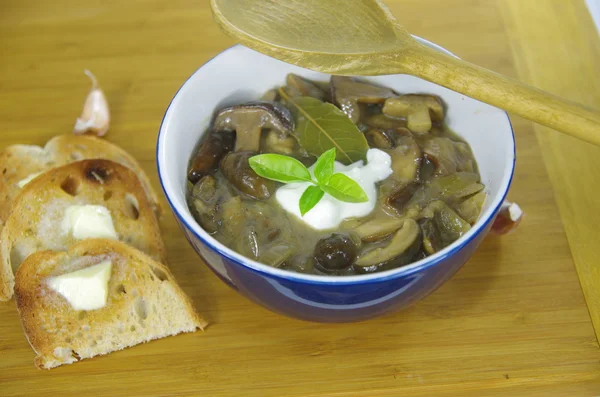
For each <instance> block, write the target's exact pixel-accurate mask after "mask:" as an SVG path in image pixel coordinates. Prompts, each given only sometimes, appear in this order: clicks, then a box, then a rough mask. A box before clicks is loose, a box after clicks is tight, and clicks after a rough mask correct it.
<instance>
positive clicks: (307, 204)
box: [299, 186, 325, 216]
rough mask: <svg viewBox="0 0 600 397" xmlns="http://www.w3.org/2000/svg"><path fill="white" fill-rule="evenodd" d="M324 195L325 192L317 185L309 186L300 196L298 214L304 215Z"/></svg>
mask: <svg viewBox="0 0 600 397" xmlns="http://www.w3.org/2000/svg"><path fill="white" fill-rule="evenodd" d="M324 195H325V192H324V191H322V190H321V188H320V187H318V186H309V187H307V188H306V190H305V191H304V193H302V196H301V197H300V203H299V204H300V214H302V216H304V214H306V213H307V212H308V211H310V210H311V209H312V208H313V207H314V206H315V205H317V203H318V202H319V201H321V199H322V198H323V196H324Z"/></svg>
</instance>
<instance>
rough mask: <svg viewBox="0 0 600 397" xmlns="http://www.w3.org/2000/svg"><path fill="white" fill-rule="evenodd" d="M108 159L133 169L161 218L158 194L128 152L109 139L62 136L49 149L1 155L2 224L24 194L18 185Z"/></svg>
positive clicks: (11, 149) (17, 149)
mask: <svg viewBox="0 0 600 397" xmlns="http://www.w3.org/2000/svg"><path fill="white" fill-rule="evenodd" d="M98 158H104V159H107V160H112V161H115V162H117V163H120V164H122V165H124V166H126V167H129V168H130V169H131V170H133V172H134V173H135V174H136V175H137V176H138V178H139V179H140V181H141V182H142V186H143V187H144V191H145V192H146V195H147V196H148V199H149V200H150V203H151V205H152V207H153V209H154V211H155V212H156V214H157V215H160V212H161V207H160V201H159V198H158V195H157V194H156V192H155V191H154V189H153V188H152V184H151V183H150V180H149V179H148V176H147V175H146V173H145V172H144V170H143V169H142V167H141V166H140V164H139V163H138V162H137V161H136V160H135V159H134V158H133V157H132V156H131V155H130V154H129V153H127V152H126V151H125V150H123V149H121V148H120V147H119V146H117V145H115V144H112V143H110V142H108V141H107V140H105V139H101V138H97V137H94V136H90V135H73V134H65V135H58V136H56V137H54V138H52V139H50V140H49V141H48V142H47V143H46V146H45V147H43V148H42V147H40V146H35V145H12V146H8V147H6V148H5V149H4V150H3V151H2V152H0V224H2V223H3V222H5V221H6V219H7V218H8V216H9V215H10V213H11V210H12V205H13V200H14V198H15V197H16V196H17V195H18V194H19V192H20V191H21V188H20V187H19V186H18V183H19V182H20V181H22V180H23V179H25V178H27V177H28V176H30V175H33V174H37V173H43V172H46V171H48V170H50V169H52V168H54V167H60V166H63V165H65V164H69V163H72V162H74V161H79V160H84V159H98Z"/></svg>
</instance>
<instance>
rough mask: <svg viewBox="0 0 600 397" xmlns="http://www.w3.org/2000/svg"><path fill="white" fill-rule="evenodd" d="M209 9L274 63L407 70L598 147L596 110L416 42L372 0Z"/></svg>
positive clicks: (278, 0) (270, 1) (236, 3)
mask: <svg viewBox="0 0 600 397" xmlns="http://www.w3.org/2000/svg"><path fill="white" fill-rule="evenodd" d="M211 7H212V10H213V14H214V17H215V19H216V21H217V23H219V25H220V26H221V28H222V29H223V30H224V31H225V32H226V33H227V34H229V35H230V36H232V37H234V38H235V39H237V40H238V41H240V42H241V43H242V44H244V45H246V46H247V47H250V48H252V49H254V50H257V51H260V52H262V53H264V54H267V55H269V56H272V57H274V58H277V59H280V60H282V61H285V62H288V63H292V64H295V65H298V66H302V67H305V68H308V69H312V70H316V71H319V72H324V73H329V74H339V75H380V74H396V73H405V74H410V75H413V76H417V77H420V78H422V79H425V80H428V81H431V82H433V83H436V84H439V85H442V86H444V87H447V88H449V89H451V90H454V91H457V92H460V93H462V94H465V95H467V96H470V97H472V98H475V99H478V100H480V101H482V102H486V103H488V104H490V105H493V106H496V107H499V108H502V109H504V110H506V111H508V112H510V113H513V114H517V115H519V116H522V117H524V118H527V119H529V120H532V121H535V122H537V123H540V124H543V125H546V126H548V127H551V128H553V129H555V130H558V131H561V132H564V133H566V134H569V135H571V136H574V137H577V138H580V139H583V140H585V141H588V142H591V143H593V144H595V145H598V146H600V113H599V112H597V111H595V110H593V109H590V108H587V107H584V106H582V105H580V104H578V103H575V102H571V101H568V100H566V99H563V98H559V97H557V96H554V95H551V94H549V93H547V92H544V91H541V90H539V89H537V88H534V87H531V86H528V85H526V84H523V83H521V82H519V81H516V80H513V79H510V78H508V77H505V76H502V75H500V74H497V73H494V72H492V71H489V70H486V69H484V68H481V67H479V66H476V65H473V64H470V63H468V62H465V61H462V60H460V59H457V58H454V57H452V56H449V55H446V54H444V53H442V52H439V51H436V50H434V49H431V48H429V47H427V46H425V45H422V44H420V43H419V42H417V41H416V40H415V39H414V38H413V37H412V36H411V35H410V34H409V33H408V32H407V31H406V30H405V29H404V28H403V27H402V26H401V25H400V24H399V23H398V21H397V20H396V19H395V18H394V16H393V15H392V14H391V12H390V11H389V9H388V8H387V7H386V6H385V5H384V4H383V3H382V2H381V1H380V0H211ZM549 45H550V44H549Z"/></svg>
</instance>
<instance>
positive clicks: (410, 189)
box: [385, 182, 420, 214]
mask: <svg viewBox="0 0 600 397" xmlns="http://www.w3.org/2000/svg"><path fill="white" fill-rule="evenodd" d="M419 187H420V185H419V183H416V182H411V183H409V184H406V185H403V186H402V187H400V188H398V189H396V190H394V191H393V192H392V193H391V194H389V195H388V196H387V197H386V199H385V204H386V205H387V206H389V207H390V208H392V209H393V210H394V211H395V212H396V213H397V214H402V213H403V212H404V211H405V210H406V208H407V204H408V203H409V202H410V200H411V199H412V197H413V195H414V194H415V192H416V191H417V190H418V189H419Z"/></svg>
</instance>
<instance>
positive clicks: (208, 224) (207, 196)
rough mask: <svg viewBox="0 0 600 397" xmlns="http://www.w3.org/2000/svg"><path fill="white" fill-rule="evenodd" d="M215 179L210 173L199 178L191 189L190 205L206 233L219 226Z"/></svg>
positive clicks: (215, 229) (214, 230)
mask: <svg viewBox="0 0 600 397" xmlns="http://www.w3.org/2000/svg"><path fill="white" fill-rule="evenodd" d="M219 198H220V197H219V194H218V192H217V181H216V180H215V178H214V177H212V176H211V175H207V176H205V177H204V178H202V179H200V181H198V183H196V184H195V185H194V188H193V189H192V205H193V208H194V210H195V211H196V214H197V216H196V219H197V220H198V223H200V226H202V228H203V229H204V230H206V231H207V232H208V233H214V232H216V231H217V230H218V228H219V214H218V207H217V204H218V201H219Z"/></svg>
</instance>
